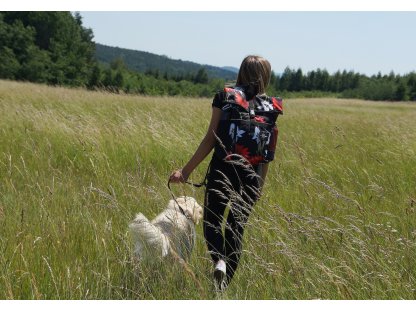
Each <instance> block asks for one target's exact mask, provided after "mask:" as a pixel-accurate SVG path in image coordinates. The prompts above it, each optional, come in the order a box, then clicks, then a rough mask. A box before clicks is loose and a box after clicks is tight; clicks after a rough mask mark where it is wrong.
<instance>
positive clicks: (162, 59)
mask: <svg viewBox="0 0 416 312" xmlns="http://www.w3.org/2000/svg"><path fill="white" fill-rule="evenodd" d="M96 58H97V60H98V61H99V62H102V63H106V64H109V63H110V62H111V61H112V60H114V59H116V58H121V59H122V60H123V61H124V63H125V64H126V66H127V67H128V68H129V69H130V70H135V71H138V72H146V71H148V70H152V71H155V70H159V72H160V74H162V75H163V74H164V73H167V74H168V75H172V76H180V75H186V74H196V73H197V72H198V70H200V69H201V68H202V67H203V68H205V70H206V72H207V74H208V77H209V78H222V79H225V80H235V79H236V78H237V75H236V73H235V72H234V71H233V70H227V69H224V68H220V67H215V66H210V65H201V64H198V63H193V62H189V61H182V60H174V59H170V58H168V57H167V56H162V55H157V54H153V53H149V52H143V51H136V50H130V49H123V48H118V47H110V46H106V45H102V44H99V43H96Z"/></svg>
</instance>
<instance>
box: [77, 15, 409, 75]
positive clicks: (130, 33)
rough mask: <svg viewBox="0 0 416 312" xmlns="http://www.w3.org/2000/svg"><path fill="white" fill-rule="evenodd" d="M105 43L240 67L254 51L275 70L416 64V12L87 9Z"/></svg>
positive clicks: (373, 69) (385, 69) (369, 69)
mask: <svg viewBox="0 0 416 312" xmlns="http://www.w3.org/2000/svg"><path fill="white" fill-rule="evenodd" d="M80 13H81V16H82V17H83V22H84V26H86V27H90V28H92V30H93V32H94V35H95V41H96V42H98V43H102V44H106V45H110V46H118V47H122V48H128V49H135V50H141V51H148V52H152V53H156V54H161V55H166V56H168V57H170V58H174V59H182V60H188V61H193V62H197V63H201V64H209V65H214V66H235V67H239V65H240V63H241V60H242V59H243V58H244V57H245V56H246V55H248V54H259V55H262V56H264V57H266V58H267V59H268V60H269V61H270V63H271V64H272V68H273V70H274V71H275V72H278V73H279V72H282V71H283V70H284V68H285V67H286V66H290V67H291V68H299V67H300V68H302V70H304V71H309V70H312V69H316V68H326V69H327V70H328V71H329V72H330V73H333V72H335V71H336V70H338V69H340V70H343V69H346V70H354V71H355V72H360V73H364V74H367V75H372V74H376V73H377V72H378V71H381V72H382V73H383V74H388V73H389V72H390V71H391V70H393V71H394V72H395V73H400V74H404V73H408V72H410V71H416V58H415V55H416V40H415V39H414V37H415V35H414V33H415V31H416V12H85V11H81V12H80Z"/></svg>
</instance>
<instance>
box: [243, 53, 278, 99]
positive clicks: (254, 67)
mask: <svg viewBox="0 0 416 312" xmlns="http://www.w3.org/2000/svg"><path fill="white" fill-rule="evenodd" d="M271 72H272V69H271V66H270V63H269V61H268V60H266V59H265V58H263V57H261V56H257V55H249V56H247V57H246V58H245V59H244V60H243V62H242V63H241V66H240V70H239V72H238V76H237V85H238V86H244V85H248V84H250V83H254V84H256V85H257V88H258V93H259V94H262V93H265V92H266V88H267V86H268V85H269V83H270V75H271Z"/></svg>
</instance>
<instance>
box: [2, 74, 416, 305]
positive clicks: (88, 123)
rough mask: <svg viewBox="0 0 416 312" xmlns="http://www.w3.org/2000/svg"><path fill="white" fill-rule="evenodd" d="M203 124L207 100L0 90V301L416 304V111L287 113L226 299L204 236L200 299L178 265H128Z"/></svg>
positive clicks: (301, 103)
mask: <svg viewBox="0 0 416 312" xmlns="http://www.w3.org/2000/svg"><path fill="white" fill-rule="evenodd" d="M210 112H211V108H210V100H208V99H189V98H178V97H175V98H169V97H142V96H140V97H139V96H128V95H114V94H107V93H99V92H87V91H84V90H75V89H72V90H71V89H64V88H51V87H46V86H41V85H35V84H27V83H15V82H8V81H0V299H184V298H190V299H215V298H224V299H315V298H322V299H400V298H403V299H416V170H415V168H416V123H415V120H416V106H415V105H414V104H411V103H400V104H399V103H383V102H377V103H376V102H367V101H359V100H340V99H330V98H325V99H289V100H287V101H286V102H285V114H284V115H283V116H281V117H279V122H280V134H279V135H280V136H279V143H278V153H277V155H278V156H277V159H276V160H275V161H274V162H273V163H272V164H271V165H270V171H269V175H268V178H267V181H266V186H265V189H264V195H263V197H262V199H261V200H260V201H259V202H258V204H257V205H256V207H255V209H254V211H253V213H252V215H251V216H250V220H249V224H248V226H247V231H246V233H245V237H244V238H245V240H244V252H243V257H242V260H241V263H240V266H239V268H238V271H237V273H236V275H235V278H234V280H233V282H232V284H231V285H230V287H229V289H228V290H227V292H226V293H225V294H222V295H217V294H215V293H214V292H213V291H212V290H213V285H212V280H211V274H212V271H211V270H212V267H211V263H210V260H209V256H208V254H207V251H206V247H205V243H204V240H203V235H202V228H201V227H200V226H199V227H198V229H197V235H198V239H197V245H196V249H195V250H194V253H193V255H192V259H191V261H190V263H189V266H190V267H191V269H192V270H193V271H194V273H195V275H196V278H197V279H198V281H199V283H200V284H201V285H202V287H203V288H204V293H202V294H201V293H199V291H198V290H197V288H196V285H195V281H194V280H193V279H192V278H191V277H190V275H189V274H186V273H184V272H183V271H182V270H181V266H180V265H179V264H176V263H171V262H169V263H166V264H160V263H154V264H152V265H150V266H149V265H146V266H144V265H142V264H140V263H137V262H136V261H135V260H134V258H133V257H132V246H131V241H130V237H129V233H128V230H127V225H128V223H129V221H130V220H132V218H133V217H134V215H135V213H137V212H143V213H144V214H145V215H146V216H148V217H149V218H153V217H154V216H156V215H157V214H158V213H159V212H160V210H161V209H162V208H163V207H164V206H165V205H166V203H167V201H168V200H169V199H170V195H169V192H168V190H167V187H166V182H167V178H168V176H169V174H170V172H171V171H172V170H174V169H176V168H179V167H181V166H182V165H183V164H184V163H185V162H186V161H187V160H188V159H189V157H190V156H191V155H192V153H193V152H194V150H195V149H196V147H197V145H198V144H199V142H200V140H201V139H202V137H203V135H204V133H205V131H206V128H207V126H208V122H209V118H210ZM208 161H209V160H208V159H207V160H206V161H204V162H203V163H202V164H201V165H200V167H198V168H197V170H196V171H195V172H194V173H193V174H192V176H191V179H192V180H193V181H198V182H199V181H200V180H201V179H202V178H203V176H204V173H205V170H206V167H207V165H208ZM174 191H175V193H176V194H178V195H182V194H186V195H189V196H194V197H195V198H197V200H198V201H199V202H200V203H202V202H203V191H202V190H199V189H194V188H192V187H189V186H175V189H174Z"/></svg>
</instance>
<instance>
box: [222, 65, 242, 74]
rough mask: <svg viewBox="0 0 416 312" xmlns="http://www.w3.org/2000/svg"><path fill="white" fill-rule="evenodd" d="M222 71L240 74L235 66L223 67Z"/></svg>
mask: <svg viewBox="0 0 416 312" xmlns="http://www.w3.org/2000/svg"><path fill="white" fill-rule="evenodd" d="M221 68H222V69H225V70H228V71H230V72H233V73H236V74H238V68H237V67H233V66H223V67H221Z"/></svg>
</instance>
